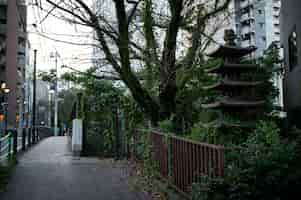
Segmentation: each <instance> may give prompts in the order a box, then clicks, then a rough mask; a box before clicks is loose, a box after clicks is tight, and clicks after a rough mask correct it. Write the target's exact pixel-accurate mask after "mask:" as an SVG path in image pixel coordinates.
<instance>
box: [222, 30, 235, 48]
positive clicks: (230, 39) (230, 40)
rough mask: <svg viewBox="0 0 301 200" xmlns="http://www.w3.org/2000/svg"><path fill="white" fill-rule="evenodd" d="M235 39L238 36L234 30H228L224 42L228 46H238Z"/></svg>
mask: <svg viewBox="0 0 301 200" xmlns="http://www.w3.org/2000/svg"><path fill="white" fill-rule="evenodd" d="M235 39H236V35H235V32H234V30H233V29H226V30H225V36H224V40H225V42H226V45H229V46H236V43H235Z"/></svg>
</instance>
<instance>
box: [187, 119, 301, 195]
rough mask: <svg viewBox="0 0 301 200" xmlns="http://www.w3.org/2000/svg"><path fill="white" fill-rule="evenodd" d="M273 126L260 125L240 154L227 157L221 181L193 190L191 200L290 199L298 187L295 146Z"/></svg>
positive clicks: (300, 171) (300, 174)
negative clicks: (284, 138) (192, 199)
mask: <svg viewBox="0 0 301 200" xmlns="http://www.w3.org/2000/svg"><path fill="white" fill-rule="evenodd" d="M279 132H280V131H279V128H278V127H277V126H276V125H275V123H274V122H260V123H259V124H258V126H257V128H256V130H255V131H254V133H253V134H252V135H250V136H249V138H248V140H247V141H246V142H245V143H244V144H243V146H242V147H241V148H240V150H235V151H233V152H232V153H230V154H228V157H227V167H226V170H225V177H224V178H223V179H214V178H207V179H204V177H203V179H202V180H201V181H200V182H201V183H198V184H195V185H194V186H193V188H194V189H193V197H194V200H209V199H210V200H226V199H227V200H249V199H250V200H251V199H252V200H254V199H256V200H279V199H291V198H292V197H293V196H294V195H297V194H298V193H299V188H300V186H301V159H300V158H301V154H300V150H299V149H300V145H299V142H288V141H285V140H283V139H282V138H280V135H279Z"/></svg>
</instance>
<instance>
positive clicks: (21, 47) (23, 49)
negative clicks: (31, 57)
mask: <svg viewBox="0 0 301 200" xmlns="http://www.w3.org/2000/svg"><path fill="white" fill-rule="evenodd" d="M18 54H19V55H22V56H25V54H26V47H25V46H24V45H19V48H18Z"/></svg>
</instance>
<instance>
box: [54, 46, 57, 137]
mask: <svg viewBox="0 0 301 200" xmlns="http://www.w3.org/2000/svg"><path fill="white" fill-rule="evenodd" d="M57 56H58V53H57V51H55V72H56V76H55V93H54V135H55V136H58V127H57V126H58V85H57V84H58V70H57Z"/></svg>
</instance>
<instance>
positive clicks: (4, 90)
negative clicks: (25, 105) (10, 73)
mask: <svg viewBox="0 0 301 200" xmlns="http://www.w3.org/2000/svg"><path fill="white" fill-rule="evenodd" d="M0 91H1V93H2V94H3V95H4V96H3V102H2V104H1V105H2V107H3V110H4V120H5V121H4V134H6V132H7V106H8V102H6V95H7V94H8V93H9V92H10V89H9V88H8V87H7V85H6V83H4V82H3V83H1V88H0Z"/></svg>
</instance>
